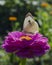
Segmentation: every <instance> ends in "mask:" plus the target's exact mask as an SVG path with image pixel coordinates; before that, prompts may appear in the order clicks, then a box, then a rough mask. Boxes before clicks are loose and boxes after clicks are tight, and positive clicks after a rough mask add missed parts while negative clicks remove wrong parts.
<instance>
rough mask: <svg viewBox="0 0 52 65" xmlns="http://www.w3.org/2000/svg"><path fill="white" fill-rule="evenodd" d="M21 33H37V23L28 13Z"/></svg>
mask: <svg viewBox="0 0 52 65" xmlns="http://www.w3.org/2000/svg"><path fill="white" fill-rule="evenodd" d="M23 31H24V32H26V33H38V32H39V26H38V23H37V22H36V21H35V20H34V19H33V16H32V15H31V13H28V14H27V15H26V17H25V20H24V24H23Z"/></svg>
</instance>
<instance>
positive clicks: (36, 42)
mask: <svg viewBox="0 0 52 65" xmlns="http://www.w3.org/2000/svg"><path fill="white" fill-rule="evenodd" d="M2 47H3V48H4V49H5V50H6V52H9V53H14V54H16V55H17V56H18V57H22V58H33V57H34V56H42V55H44V54H45V53H46V52H47V51H48V50H49V48H50V46H49V44H48V39H47V38H46V37H43V35H41V34H39V33H37V34H26V33H24V32H19V31H15V32H10V33H8V36H6V37H5V40H4V43H3V45H2Z"/></svg>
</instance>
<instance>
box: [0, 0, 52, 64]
mask: <svg viewBox="0 0 52 65" xmlns="http://www.w3.org/2000/svg"><path fill="white" fill-rule="evenodd" d="M28 12H30V13H31V14H32V15H33V16H34V19H35V20H36V22H37V23H38V25H39V28H40V33H42V34H43V35H44V36H46V37H48V39H49V44H50V46H51V49H50V51H49V52H48V53H47V54H45V55H44V56H42V57H40V58H39V57H37V58H35V59H27V63H26V65H52V0H0V65H19V63H20V59H19V58H18V57H16V56H14V55H11V54H8V53H6V52H5V51H4V50H3V49H2V48H1V45H2V43H3V40H4V37H5V36H6V35H7V33H8V32H11V31H15V30H18V31H21V30H22V29H23V22H24V18H25V15H26V14H27V13H28Z"/></svg>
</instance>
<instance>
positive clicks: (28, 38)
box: [20, 36, 32, 40]
mask: <svg viewBox="0 0 52 65" xmlns="http://www.w3.org/2000/svg"><path fill="white" fill-rule="evenodd" d="M20 39H22V40H23V39H25V40H31V39H32V38H31V37H29V36H22V37H20Z"/></svg>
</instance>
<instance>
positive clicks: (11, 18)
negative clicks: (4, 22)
mask: <svg viewBox="0 0 52 65" xmlns="http://www.w3.org/2000/svg"><path fill="white" fill-rule="evenodd" d="M9 20H10V21H16V20H17V18H16V17H14V16H11V17H9Z"/></svg>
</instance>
